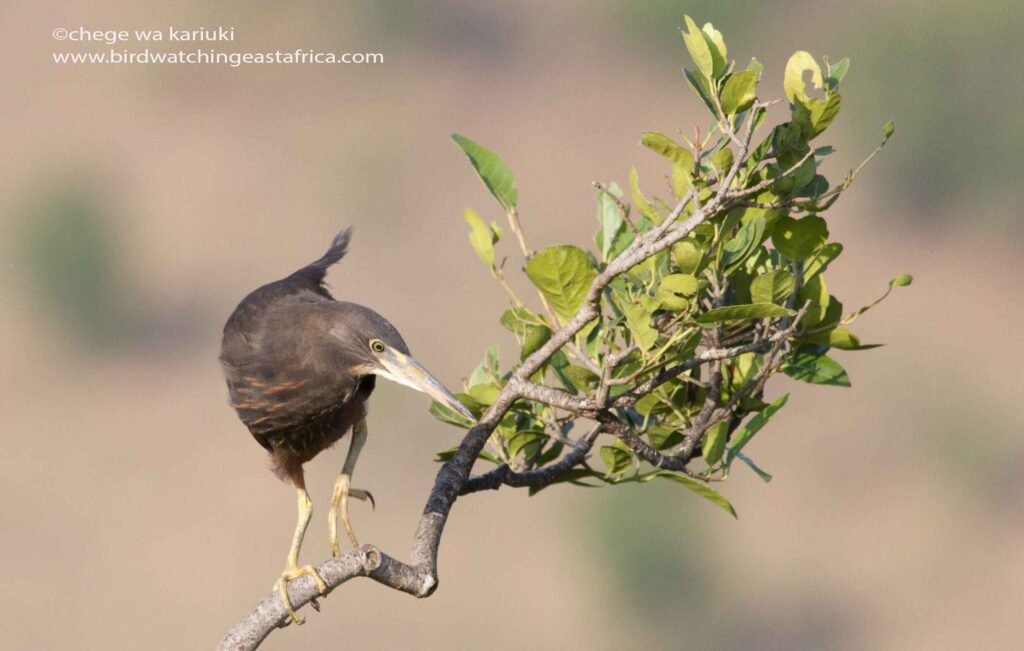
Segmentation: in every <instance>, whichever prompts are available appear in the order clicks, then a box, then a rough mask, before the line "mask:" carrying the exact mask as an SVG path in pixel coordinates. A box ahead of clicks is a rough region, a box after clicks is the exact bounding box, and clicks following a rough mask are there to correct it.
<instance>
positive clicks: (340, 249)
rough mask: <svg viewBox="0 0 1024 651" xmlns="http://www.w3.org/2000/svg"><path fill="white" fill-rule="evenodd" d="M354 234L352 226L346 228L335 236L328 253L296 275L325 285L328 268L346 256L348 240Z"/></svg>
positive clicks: (316, 283) (321, 285) (319, 284)
mask: <svg viewBox="0 0 1024 651" xmlns="http://www.w3.org/2000/svg"><path fill="white" fill-rule="evenodd" d="M351 235H352V228H351V227H349V228H346V229H345V230H343V231H341V232H340V233H338V234H337V235H336V236H335V237H334V241H333V242H331V247H330V248H329V249H327V253H325V254H324V255H323V257H321V258H320V259H319V260H316V261H315V262H311V263H309V264H308V265H306V266H305V267H303V268H302V269H299V270H298V271H296V272H295V274H294V275H296V276H301V277H302V278H304V279H306V280H309V281H311V282H312V283H313V284H315V285H318V286H320V287H323V284H324V276H325V275H327V269H328V268H329V267H330V266H331V265H333V264H334V263H336V262H337V261H338V260H341V259H342V258H344V257H345V254H346V253H347V252H348V241H349V238H350V236H351Z"/></svg>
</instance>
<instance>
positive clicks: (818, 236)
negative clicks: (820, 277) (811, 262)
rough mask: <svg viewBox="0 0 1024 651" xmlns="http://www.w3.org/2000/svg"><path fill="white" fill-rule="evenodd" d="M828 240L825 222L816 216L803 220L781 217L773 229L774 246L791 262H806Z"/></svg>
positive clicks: (809, 216)
mask: <svg viewBox="0 0 1024 651" xmlns="http://www.w3.org/2000/svg"><path fill="white" fill-rule="evenodd" d="M827 240H828V226H827V225H826V224H825V220H824V219H822V218H821V217H817V216H815V215H808V216H806V217H804V218H803V219H793V218H792V217H789V216H784V217H781V218H780V219H779V220H778V221H777V222H775V226H774V228H772V244H773V245H774V246H775V249H776V250H777V251H778V252H779V253H781V254H782V255H784V256H786V257H787V258H789V259H790V260H806V259H807V258H809V257H811V256H812V255H814V253H815V252H816V251H817V250H818V249H819V248H821V246H822V245H824V244H825V242H826V241H827Z"/></svg>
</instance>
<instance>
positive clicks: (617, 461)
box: [600, 445, 633, 475]
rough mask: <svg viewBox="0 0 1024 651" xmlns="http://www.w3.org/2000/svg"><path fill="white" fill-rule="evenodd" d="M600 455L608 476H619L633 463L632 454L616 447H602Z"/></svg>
mask: <svg viewBox="0 0 1024 651" xmlns="http://www.w3.org/2000/svg"><path fill="white" fill-rule="evenodd" d="M600 454H601V461H603V462H604V465H605V467H606V468H608V474H609V475H618V474H621V473H623V472H625V471H626V470H628V469H629V466H630V465H631V464H632V463H633V453H632V452H630V451H629V450H628V449H623V447H621V446H618V445H602V446H601V450H600Z"/></svg>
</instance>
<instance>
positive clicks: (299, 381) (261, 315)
mask: <svg viewBox="0 0 1024 651" xmlns="http://www.w3.org/2000/svg"><path fill="white" fill-rule="evenodd" d="M349 234H350V230H345V231H342V232H341V233H339V234H338V236H337V237H335V238H334V241H333V242H332V244H331V246H330V248H329V249H328V250H327V253H325V254H324V255H323V256H322V257H321V258H319V259H317V260H316V261H314V262H312V263H310V264H308V265H306V266H304V267H302V268H301V269H299V270H298V271H296V272H294V273H292V274H291V275H289V276H287V277H285V278H282V279H281V280H278V281H275V282H272V283H269V284H266V285H263V286H262V287H260V288H258V289H256V290H255V291H253V292H251V293H250V294H249V295H248V296H246V297H245V298H244V299H243V300H242V302H241V303H239V305H238V307H237V308H235V311H234V312H233V313H232V314H231V317H230V318H229V319H228V321H227V324H226V325H225V326H224V337H223V340H222V345H221V356H220V360H221V364H222V365H223V367H224V373H225V376H226V378H227V384H228V390H229V393H230V396H231V404H232V406H233V407H234V408H235V410H236V411H237V412H238V416H239V418H240V419H241V420H242V422H243V423H245V425H246V427H248V428H249V431H250V432H251V433H252V435H253V437H254V438H255V439H256V440H257V441H258V442H259V444H260V445H262V446H263V447H264V448H266V449H267V450H268V451H269V452H270V453H271V455H272V459H273V464H274V470H275V472H276V473H277V474H278V475H279V476H281V477H288V478H291V479H292V480H293V481H294V480H296V479H298V478H300V477H301V473H302V464H304V463H305V462H307V461H309V460H310V459H312V458H313V457H314V456H316V455H317V454H318V453H319V452H321V451H322V450H324V449H325V448H327V447H330V446H331V445H332V444H333V443H335V442H336V441H338V439H340V438H341V437H342V436H344V435H345V433H346V432H348V431H349V429H351V427H352V425H354V424H355V423H356V422H358V421H360V420H361V419H363V418H365V417H366V400H367V398H369V396H370V393H371V392H372V391H373V388H374V383H375V379H376V378H375V376H374V375H373V374H372V369H371V368H370V363H371V361H372V360H371V358H370V356H369V354H368V352H367V353H365V354H364V351H362V350H360V343H362V345H363V346H365V339H366V337H362V336H361V335H362V333H363V332H365V331H369V332H381V333H384V334H385V335H391V336H390V337H389V338H392V339H395V340H397V342H399V343H400V346H401V348H402V349H405V343H404V342H402V340H401V336H399V335H398V331H397V330H395V328H394V326H392V325H391V324H390V323H389V322H388V321H387V320H386V319H384V318H383V317H382V316H380V315H379V314H377V313H376V312H374V311H373V310H370V309H369V308H365V307H362V306H360V305H356V304H354V303H344V302H338V301H336V300H334V297H333V296H331V294H330V292H329V291H328V290H327V288H326V286H325V285H324V277H325V275H326V273H327V269H328V268H329V267H330V266H331V265H333V264H335V263H336V262H338V261H339V260H341V258H342V257H344V255H345V253H346V251H347V248H348V243H349ZM332 330H333V331H334V334H331V332H332ZM339 330H345V331H346V332H340V331H339ZM344 334H348V335H349V336H348V337H339V335H344ZM361 340H362V341H361ZM406 352H407V350H406Z"/></svg>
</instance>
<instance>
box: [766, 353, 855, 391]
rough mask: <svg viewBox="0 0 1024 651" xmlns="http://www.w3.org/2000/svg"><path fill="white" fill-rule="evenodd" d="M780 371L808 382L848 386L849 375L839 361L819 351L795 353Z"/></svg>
mask: <svg viewBox="0 0 1024 651" xmlns="http://www.w3.org/2000/svg"><path fill="white" fill-rule="evenodd" d="M782 372H783V373H785V374H786V375H788V376H789V377H791V378H793V379H794V380H800V381H801V382H808V383H810V384H825V385H829V386H836V387H848V386H850V377H849V376H848V375H847V374H846V370H844V369H843V367H842V366H840V365H839V362H837V361H835V360H834V359H832V358H831V357H829V356H827V355H823V354H821V353H797V354H796V355H793V357H791V358H790V359H789V361H788V362H786V364H785V366H783V367H782Z"/></svg>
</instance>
